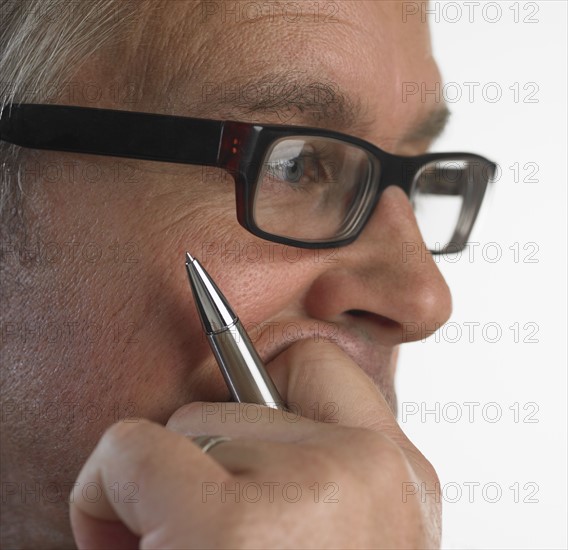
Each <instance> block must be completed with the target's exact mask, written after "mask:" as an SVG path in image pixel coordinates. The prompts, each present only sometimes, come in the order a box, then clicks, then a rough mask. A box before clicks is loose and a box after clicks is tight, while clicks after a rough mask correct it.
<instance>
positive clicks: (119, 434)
mask: <svg viewBox="0 0 568 550" xmlns="http://www.w3.org/2000/svg"><path fill="white" fill-rule="evenodd" d="M172 473H173V475H172ZM228 476H229V474H228V472H227V471H226V470H225V469H224V468H223V467H222V466H221V465H220V464H219V463H218V462H216V461H215V460H214V459H213V458H212V457H210V456H208V455H206V454H204V453H203V452H202V451H201V449H200V448H199V447H197V446H196V445H194V444H193V443H192V442H191V441H190V440H189V439H187V438H185V437H182V436H180V435H179V434H176V433H173V432H172V431H170V430H166V429H164V428H163V427H162V426H159V425H158V424H154V423H152V422H148V421H145V420H139V421H137V422H128V423H127V422H121V423H118V424H115V425H114V426H112V427H111V428H110V429H109V430H107V432H106V433H105V435H104V436H103V437H102V439H101V440H100V442H99V444H98V445H97V447H96V448H95V450H94V451H93V453H92V454H91V456H90V457H89V458H88V460H87V462H86V463H85V465H84V466H83V469H82V470H81V472H80V473H79V476H78V478H77V483H76V486H75V488H74V491H73V492H72V494H71V497H70V502H71V520H72V527H73V531H74V534H75V536H76V539H77V541H81V544H82V546H81V547H82V548H89V547H92V548H95V547H98V548H101V547H104V545H102V546H101V541H100V537H104V536H106V535H105V529H106V530H107V535H108V534H109V533H110V535H112V533H113V529H115V527H116V526H115V525H112V524H110V523H108V522H121V523H122V524H124V526H126V528H127V529H128V530H129V531H130V532H131V533H132V534H134V535H136V536H138V537H140V538H141V539H142V541H143V540H144V538H149V539H152V537H154V536H156V534H157V533H159V532H160V530H163V531H162V532H167V529H165V527H166V526H168V525H175V524H176V523H177V524H180V525H184V526H186V527H187V530H188V534H189V533H190V532H191V530H192V528H193V527H198V526H199V517H197V514H194V515H193V516H192V515H191V514H190V513H189V511H190V510H192V509H197V508H199V504H200V503H201V502H202V494H201V492H202V483H203V480H208V481H218V482H222V481H223V480H225V479H227V477H228ZM85 487H90V488H91V491H90V492H89V491H85V490H81V489H82V488H85ZM93 488H94V489H95V490H96V491H98V493H97V495H96V498H95V496H94V494H93V492H92V489H93ZM101 522H106V523H104V524H103V523H101ZM180 522H181V523H180ZM118 531H120V529H119V528H117V530H116V531H115V532H118ZM173 532H176V530H174V531H173ZM177 532H179V528H178V529H177ZM110 535H109V536H110ZM97 537H98V538H97ZM142 541H141V545H142V546H144V544H143V542H142ZM110 542H111V544H110V546H113V547H114V546H115V545H114V542H112V540H111V541H110ZM107 547H109V546H107Z"/></svg>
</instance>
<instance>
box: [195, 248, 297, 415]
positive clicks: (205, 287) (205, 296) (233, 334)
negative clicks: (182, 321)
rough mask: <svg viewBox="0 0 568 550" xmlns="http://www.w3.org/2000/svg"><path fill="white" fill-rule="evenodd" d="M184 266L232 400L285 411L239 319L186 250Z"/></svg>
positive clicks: (200, 266)
mask: <svg viewBox="0 0 568 550" xmlns="http://www.w3.org/2000/svg"><path fill="white" fill-rule="evenodd" d="M185 267H186V269H187V275H188V277H189V284H190V286H191V290H192V292H193V298H194V300H195V305H196V307H197V311H198V313H199V317H200V319H201V324H202V326H203V330H204V332H205V334H206V335H207V340H208V341H209V345H210V346H211V350H212V351H213V355H215V359H216V360H217V364H218V365H219V368H220V369H221V373H222V374H223V378H224V379H225V382H226V383H227V386H228V388H229V391H230V392H231V396H232V397H233V400H234V401H237V402H238V403H258V404H259V405H266V406H267V407H272V408H274V409H284V410H287V407H286V404H285V403H284V400H283V399H282V397H281V396H280V394H279V393H278V390H277V389H276V386H275V385H274V382H273V381H272V379H271V378H270V376H269V374H268V372H266V369H265V368H264V365H263V363H262V360H261V358H260V357H259V355H258V352H257V351H256V349H255V348H254V346H253V344H252V342H251V340H250V338H249V336H248V334H247V333H246V331H245V329H244V327H243V326H242V324H241V322H240V321H239V318H238V317H237V316H236V315H235V313H234V312H233V310H232V308H231V306H230V305H229V302H228V301H227V299H226V298H225V296H223V293H222V292H221V291H220V290H219V288H218V287H217V285H216V284H215V283H214V282H213V279H212V278H211V276H210V275H209V274H208V273H207V271H205V269H204V268H203V266H202V265H201V264H200V263H199V262H198V261H197V260H196V259H195V258H193V257H192V256H191V254H189V252H186V260H185Z"/></svg>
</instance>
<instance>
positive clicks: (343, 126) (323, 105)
mask: <svg viewBox="0 0 568 550" xmlns="http://www.w3.org/2000/svg"><path fill="white" fill-rule="evenodd" d="M211 86H212V88H211V89H210V92H211V94H210V96H211V97H208V98H207V101H206V103H207V109H208V110H209V109H215V110H221V111H226V110H227V109H230V112H231V114H232V116H237V117H241V118H243V117H244V118H250V117H255V115H263V116H269V117H271V118H272V119H274V120H275V121H278V123H280V124H298V121H300V123H301V125H303V126H305V125H307V126H316V127H325V128H327V129H333V130H335V131H338V132H343V133H345V134H351V135H353V134H354V133H359V134H362V135H365V134H367V133H370V129H371V128H372V127H373V126H374V125H376V123H377V120H376V116H373V115H372V113H371V112H370V111H369V110H368V109H366V108H365V107H364V106H363V102H362V101H361V100H360V99H359V98H355V97H353V96H352V95H350V94H349V93H348V92H347V91H346V90H344V89H342V88H341V87H340V86H339V85H338V84H337V83H336V82H333V81H332V80H325V79H315V78H312V77H310V76H309V75H308V74H307V73H305V72H301V71H285V72H281V73H270V74H266V75H264V76H262V77H260V78H258V77H257V78H254V79H250V80H249V81H241V80H238V81H237V80H234V81H230V82H228V83H225V84H224V85H218V86H216V87H215V85H214V84H213V85H211ZM449 116H450V111H449V110H448V108H447V107H446V106H445V105H443V106H442V107H440V108H437V109H435V110H432V111H430V112H429V113H428V115H427V116H426V118H424V119H423V120H421V121H419V122H417V123H416V124H414V125H413V126H412V127H411V128H409V129H408V130H407V131H406V132H405V134H404V136H403V137H402V141H403V142H408V143H413V142H418V141H423V140H434V139H435V138H437V137H438V136H440V134H441V133H442V132H443V131H444V128H445V126H446V124H447V122H448V119H449ZM299 125H300V124H299ZM391 137H394V136H391Z"/></svg>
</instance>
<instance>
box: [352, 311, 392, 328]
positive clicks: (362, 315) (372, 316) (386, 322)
mask: <svg viewBox="0 0 568 550" xmlns="http://www.w3.org/2000/svg"><path fill="white" fill-rule="evenodd" d="M345 313H346V314H347V315H350V316H351V317H355V318H357V319H367V320H368V321H371V322H373V323H375V324H376V323H378V324H380V325H381V326H382V327H384V328H391V329H392V328H397V327H398V326H399V324H398V323H397V322H396V321H393V320H392V319H390V318H389V317H384V316H383V315H378V314H377V313H371V312H370V311H365V310H363V309H350V310H349V311H346V312H345Z"/></svg>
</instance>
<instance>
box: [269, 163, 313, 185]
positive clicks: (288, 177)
mask: <svg viewBox="0 0 568 550" xmlns="http://www.w3.org/2000/svg"><path fill="white" fill-rule="evenodd" d="M305 162H306V161H305V158H304V157H296V158H293V159H285V160H278V161H275V162H271V163H269V164H268V166H267V171H268V173H269V174H270V175H271V176H272V177H274V178H276V179H278V180H281V181H285V182H288V183H299V182H300V180H301V179H302V177H303V176H304V174H305Z"/></svg>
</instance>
